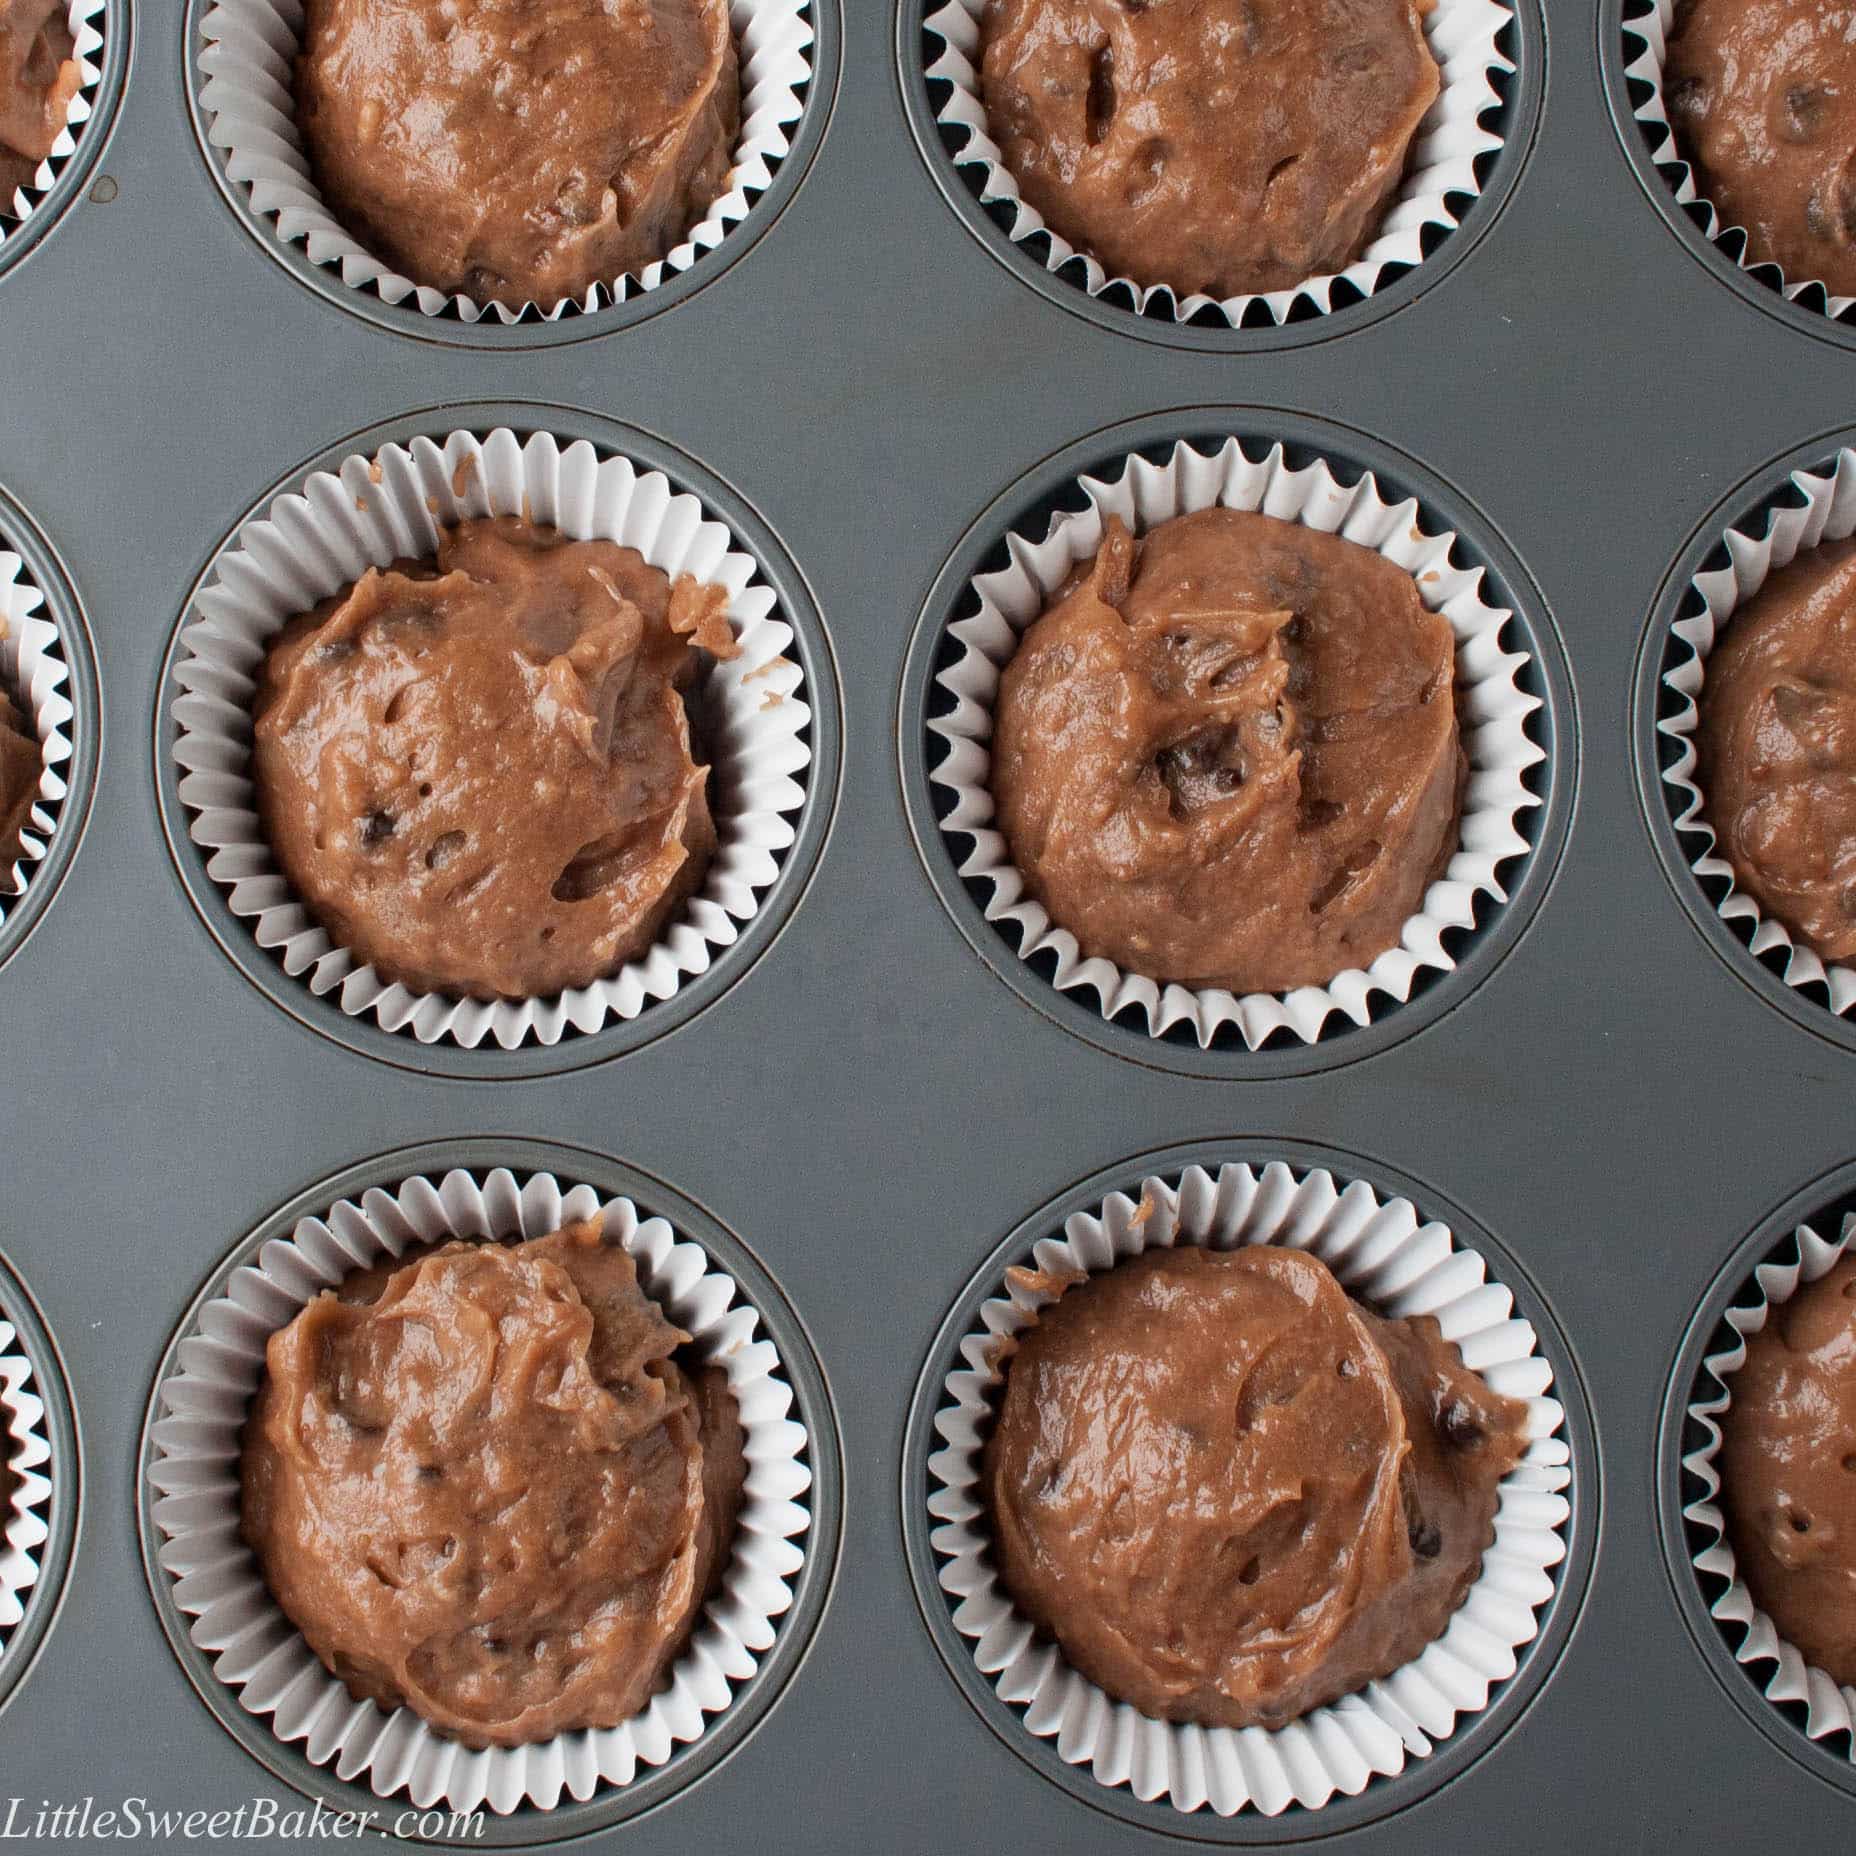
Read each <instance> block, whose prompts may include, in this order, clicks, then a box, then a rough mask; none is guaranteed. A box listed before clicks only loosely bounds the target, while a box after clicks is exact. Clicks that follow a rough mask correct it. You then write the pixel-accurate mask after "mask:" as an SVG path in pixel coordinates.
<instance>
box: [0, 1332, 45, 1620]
mask: <svg viewBox="0 0 1856 1856" xmlns="http://www.w3.org/2000/svg"><path fill="white" fill-rule="evenodd" d="M0 1464H4V1465H5V1466H6V1467H7V1468H8V1469H9V1470H11V1472H12V1488H11V1489H10V1490H9V1491H7V1493H6V1500H5V1502H4V1504H0V1657H4V1656H5V1655H6V1641H7V1637H8V1636H9V1635H10V1633H11V1632H12V1631H13V1630H14V1629H16V1628H17V1626H18V1625H19V1624H20V1622H21V1620H22V1619H23V1618H24V1617H25V1615H26V1599H27V1597H28V1595H29V1594H30V1593H31V1591H32V1588H33V1587H34V1586H35V1585H36V1584H37V1583H38V1579H39V1563H40V1559H41V1557H42V1555H43V1553H44V1549H45V1543H46V1541H47V1540H48V1539H49V1538H50V1537H51V1528H50V1525H49V1522H48V1520H47V1517H48V1515H49V1514H50V1511H51V1498H52V1484H51V1476H52V1467H53V1466H52V1449H51V1445H50V1443H49V1442H48V1441H47V1440H46V1436H45V1403H44V1400H43V1399H41V1398H40V1396H39V1394H38V1392H37V1391H36V1390H35V1389H34V1378H33V1371H32V1362H31V1361H30V1360H28V1359H27V1358H26V1355H25V1351H24V1349H23V1348H22V1347H21V1345H20V1342H19V1335H18V1332H17V1330H15V1328H14V1326H13V1324H12V1323H11V1322H10V1321H8V1320H6V1319H5V1317H4V1316H3V1315H0Z"/></svg>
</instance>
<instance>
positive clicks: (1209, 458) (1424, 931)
mask: <svg viewBox="0 0 1856 1856" xmlns="http://www.w3.org/2000/svg"><path fill="white" fill-rule="evenodd" d="M1074 489H1075V492H1076V494H1077V496H1078V497H1079V498H1080V500H1081V502H1082V505H1083V506H1082V507H1081V508H1080V509H1073V508H1067V507H1060V508H1059V509H1058V510H1057V511H1056V512H1055V513H1054V514H1053V515H1052V517H1051V519H1050V522H1049V525H1048V527H1047V529H1046V531H1045V532H1044V534H1043V535H1042V536H1037V535H1035V534H1033V533H1030V532H1027V531H1025V530H1023V529H1016V530H1014V531H1012V532H1011V533H1009V534H1008V535H1007V536H1006V538H1005V549H1006V554H1007V565H1006V566H1004V567H1003V568H999V569H997V570H994V571H989V572H982V573H979V574H977V575H975V576H974V578H973V579H972V581H971V583H970V585H969V587H968V589H967V591H966V595H965V603H964V605H963V606H962V608H961V611H962V613H963V614H964V615H965V616H961V617H957V618H955V619H954V620H953V621H952V623H950V624H949V625H948V626H947V641H948V644H947V651H946V654H945V660H946V661H944V662H943V663H942V664H941V665H940V667H939V668H938V670H937V673H936V675H935V678H934V683H935V692H934V693H935V695H936V697H937V699H938V701H939V704H940V712H939V713H931V714H930V716H929V717H928V719H927V723H926V726H927V729H928V732H929V734H930V735H931V736H932V737H935V738H936V739H937V740H938V741H939V743H940V744H941V758H940V759H939V761H938V762H935V761H933V760H932V758H931V764H930V766H929V769H928V778H929V781H930V783H931V784H932V785H933V786H934V787H935V788H937V789H939V792H938V799H937V809H938V812H939V828H940V831H941V832H942V833H943V834H944V835H945V836H948V837H959V838H964V839H965V840H966V841H967V844H968V848H967V850H966V851H965V853H964V855H962V854H960V853H958V852H955V854H954V855H955V863H956V865H957V868H958V872H959V875H960V876H961V878H962V879H964V880H965V881H966V882H967V883H968V885H969V886H970V887H973V888H975V889H976V890H977V892H978V893H979V894H980V895H981V896H983V897H984V900H983V901H982V902H981V904H980V906H981V909H982V912H983V914H984V916H985V919H986V920H987V921H988V922H989V923H991V924H992V925H993V926H994V928H995V930H996V931H997V932H998V933H999V934H1001V935H1002V936H1003V937H1005V938H1006V940H1007V941H1008V944H1009V945H1012V946H1014V947H1015V949H1016V952H1017V955H1018V957H1019V959H1021V960H1023V961H1026V962H1032V961H1037V962H1039V963H1040V970H1041V971H1044V972H1047V973H1048V976H1049V979H1050V983H1051V984H1052V985H1053V986H1055V987H1056V988H1058V989H1059V990H1060V991H1064V992H1075V993H1078V994H1082V995H1085V996H1088V997H1090V998H1091V999H1092V1001H1093V1003H1094V1005H1095V1006H1096V1009H1097V1010H1098V1011H1099V1012H1100V1014H1101V1017H1102V1018H1103V1019H1104V1020H1105V1021H1108V1022H1110V1023H1114V1022H1116V1021H1118V1020H1121V1019H1122V1018H1123V1017H1124V1015H1129V1016H1132V1017H1134V1018H1136V1019H1138V1020H1139V1021H1140V1022H1141V1023H1142V1024H1143V1025H1144V1027H1145V1029H1146V1032H1147V1034H1148V1036H1149V1037H1150V1038H1152V1039H1156V1040H1157V1039H1162V1038H1165V1037H1166V1036H1167V1035H1168V1034H1169V1033H1174V1034H1175V1035H1178V1034H1185V1035H1188V1036H1190V1038H1191V1039H1192V1040H1193V1041H1194V1042H1196V1044H1197V1045H1198V1046H1199V1048H1201V1049H1207V1050H1209V1049H1211V1048H1213V1047H1214V1046H1215V1045H1219V1044H1224V1045H1233V1044H1235V1045H1241V1046H1242V1047H1244V1048H1246V1049H1248V1050H1251V1051H1256V1050H1259V1049H1260V1048H1262V1047H1263V1046H1265V1045H1266V1044H1269V1043H1270V1042H1271V1041H1272V1040H1275V1041H1278V1042H1281V1041H1285V1040H1286V1041H1290V1042H1295V1041H1300V1042H1302V1043H1307V1044H1313V1043H1315V1042H1317V1041H1318V1040H1320V1039H1321V1038H1322V1036H1323V1035H1324V1033H1325V1032H1326V1031H1328V1030H1329V1029H1330V1027H1331V1025H1333V1024H1335V1023H1339V1024H1341V1025H1352V1026H1363V1025H1366V1024H1368V1023H1369V1022H1371V1021H1372V1020H1373V1019H1374V1018H1375V1017H1376V1016H1382V1015H1384V1014H1385V1013H1386V1012H1388V1011H1390V1010H1394V1009H1396V1008H1397V1006H1399V1005H1401V1004H1404V1003H1405V1002H1407V1001H1409V1000H1410V999H1411V998H1412V997H1413V994H1414V992H1415V991H1416V990H1417V988H1418V986H1419V984H1420V983H1421V980H1422V978H1423V976H1424V975H1425V974H1426V973H1431V974H1437V973H1447V972H1450V971H1452V970H1453V969H1454V968H1455V967H1456V965H1457V955H1456V953H1454V952H1453V951H1452V943H1451V940H1450V939H1449V938H1448V937H1452V936H1454V935H1456V934H1459V933H1462V932H1466V931H1469V930H1472V929H1474V928H1475V927H1476V926H1477V925H1478V923H1479V921H1482V920H1486V919H1488V918H1489V917H1490V916H1492V915H1493V913H1494V912H1495V911H1496V910H1499V909H1500V908H1501V907H1503V906H1504V905H1505V904H1506V903H1507V902H1508V900H1509V898H1510V894H1511V879H1510V875H1509V873H1508V871H1507V870H1506V869H1505V866H1507V865H1509V864H1510V863H1511V861H1512V860H1514V859H1516V858H1521V857H1525V856H1526V855H1528V853H1529V851H1530V849H1531V848H1532V839H1531V829H1532V828H1531V827H1530V824H1529V822H1528V815H1529V814H1530V813H1532V812H1534V811H1535V810H1536V809H1537V808H1539V807H1540V806H1541V805H1542V803H1543V802H1542V799H1541V797H1540V795H1539V793H1538V792H1536V791H1535V790H1534V786H1533V784H1532V780H1533V775H1534V771H1535V769H1537V768H1540V767H1541V766H1542V764H1543V763H1544V762H1545V761H1546V759H1547V754H1546V750H1545V749H1544V748H1543V747H1542V746H1541V745H1540V743H1539V742H1538V741H1537V740H1536V739H1535V738H1534V735H1533V733H1532V732H1531V731H1530V723H1531V721H1532V718H1534V717H1535V716H1536V714H1537V713H1538V712H1539V711H1540V709H1541V708H1542V700H1541V698H1540V697H1539V696H1537V695H1535V694H1533V693H1532V691H1531V689H1530V688H1529V687H1528V686H1527V682H1528V679H1527V677H1526V674H1525V673H1526V672H1527V670H1528V666H1529V659H1528V656H1527V654H1526V653H1525V652H1522V651H1517V650H1515V649H1513V648H1512V647H1511V644H1510V643H1509V642H1508V641H1507V636H1506V634H1507V628H1508V625H1509V621H1510V619H1511V618H1512V617H1513V614H1512V613H1511V612H1510V611H1509V610H1508V609H1507V608H1506V607H1502V606H1496V605H1493V604H1491V603H1490V601H1489V599H1488V598H1487V597H1486V596H1485V595H1486V584H1485V574H1484V571H1483V569H1482V568H1481V567H1480V566H1465V565H1462V564H1460V563H1459V561H1458V559H1457V544H1458V536H1457V535H1456V533H1455V532H1453V531H1450V530H1443V529H1436V528H1433V527H1431V526H1429V524H1428V519H1427V518H1426V516H1425V515H1424V512H1423V511H1422V509H1421V508H1420V505H1419V502H1418V499H1417V498H1416V497H1414V496H1409V495H1397V496H1396V497H1395V500H1388V498H1387V496H1386V495H1385V494H1383V493H1382V491H1381V489H1380V485H1379V482H1378V480H1377V478H1376V477H1375V476H1374V474H1373V473H1372V472H1371V471H1366V472H1364V473H1358V474H1356V475H1354V476H1353V477H1351V478H1350V477H1348V476H1345V475H1342V474H1341V473H1340V472H1339V471H1337V469H1336V468H1335V467H1334V466H1333V465H1332V464H1330V463H1329V462H1328V461H1327V460H1326V459H1324V458H1321V457H1314V458H1312V459H1311V460H1310V461H1308V462H1306V463H1302V464H1299V465H1298V464H1295V463H1293V462H1292V461H1291V459H1290V457H1289V455H1288V453H1287V451H1286V450H1285V448H1284V446H1283V445H1282V444H1280V443H1278V444H1274V445H1272V446H1271V447H1270V448H1269V449H1268V450H1267V451H1266V452H1265V453H1264V454H1263V455H1262V456H1261V457H1258V458H1253V457H1252V456H1251V455H1250V454H1249V452H1248V451H1247V450H1246V449H1245V447H1244V445H1243V444H1242V443H1241V442H1240V441H1239V440H1238V439H1236V438H1231V439H1228V440H1227V441H1226V442H1225V443H1224V444H1223V446H1222V447H1221V448H1220V449H1218V450H1217V451H1216V452H1207V451H1202V450H1199V449H1197V448H1196V447H1195V446H1194V445H1193V444H1190V443H1188V442H1186V441H1185V440H1183V439H1182V440H1179V441H1178V442H1176V443H1174V444H1172V445H1171V446H1170V447H1167V448H1165V449H1164V451H1163V452H1161V453H1156V454H1153V455H1146V454H1141V453H1134V454H1130V455H1128V456H1127V457H1125V458H1123V459H1121V460H1119V461H1117V462H1116V463H1115V464H1113V465H1111V466H1110V467H1109V468H1108V469H1107V470H1104V471H1102V472H1101V473H1100V474H1095V473H1091V474H1088V475H1084V476H1082V477H1081V478H1079V479H1078V480H1077V482H1076V484H1075V486H1074ZM1214 507H1225V508H1232V509H1243V510H1260V511H1262V512H1263V513H1264V514H1267V515H1270V516H1274V517H1276V518H1278V519H1281V520H1284V521H1289V522H1296V523H1301V524H1304V525H1306V526H1308V527H1310V528H1315V529H1319V530H1322V531H1325V532H1328V533H1334V534H1339V535H1341V536H1343V537H1344V538H1346V539H1347V540H1349V541H1352V542H1355V543H1356V544H1358V545H1360V546H1362V547H1366V548H1370V549H1373V550H1374V551H1376V552H1377V553H1379V554H1382V555H1383V556H1385V557H1386V558H1387V559H1388V560H1391V561H1393V562H1394V563H1395V564H1396V565H1398V566H1399V567H1400V568H1402V569H1403V570H1404V571H1405V572H1407V573H1409V574H1410V575H1411V576H1412V578H1413V580H1414V582H1415V583H1416V585H1417V589H1418V594H1419V598H1420V599H1421V601H1422V602H1423V604H1424V605H1425V606H1426V607H1428V608H1429V609H1431V610H1432V611H1435V612H1441V613H1442V614H1443V615H1444V616H1445V617H1446V618H1447V619H1448V620H1449V621H1450V624H1451V627H1452V630H1453V632H1454V634H1455V640H1456V654H1457V701H1458V711H1459V721H1460V727H1461V731H1462V742H1463V749H1464V753H1465V755H1466V757H1467V759H1468V762H1469V780H1468V784H1467V786H1466V789H1465V792H1464V798H1463V813H1462V819H1461V824H1460V830H1459V837H1458V843H1457V848H1456V850H1455V852H1454V853H1453V855H1452V856H1451V859H1450V861H1449V863H1448V865H1447V866H1446V868H1445V870H1444V872H1443V874H1442V875H1441V876H1440V877H1439V878H1438V879H1437V880H1436V881H1435V882H1433V883H1432V884H1431V886H1430V889H1429V890H1428V892H1427V893H1426V895H1425V898H1424V903H1423V907H1422V908H1421V910H1420V911H1419V913H1418V914H1416V915H1414V916H1413V917H1412V918H1411V919H1410V920H1409V921H1407V923H1406V924H1405V927H1404V930H1403V933H1402V935H1401V937H1400V940H1399V942H1398V944H1397V945H1395V946H1393V947H1391V948H1388V949H1387V950H1386V951H1385V952H1383V953H1382V954H1380V955H1379V956H1378V957H1377V958H1376V959H1375V960H1374V961H1373V962H1372V964H1371V965H1370V966H1369V967H1367V968H1365V969H1358V968H1356V969H1352V970H1350V971H1347V972H1344V973H1341V974H1338V975H1336V977H1335V978H1334V979H1333V980H1331V981H1330V982H1329V983H1328V984H1327V985H1325V986H1306V987H1301V988H1298V989H1297V990H1295V991H1293V992H1288V993H1281V994H1271V993H1252V994H1246V995H1242V996H1240V995H1236V994H1233V993H1231V992H1229V991H1226V990H1223V989H1221V988H1214V987H1207V988H1200V989H1190V988H1187V987H1184V986H1181V985H1178V984H1174V983H1168V982H1162V981H1158V980H1155V979H1152V978H1148V977H1146V976H1144V975H1140V974H1134V973H1130V972H1127V971H1125V970H1123V969H1122V968H1121V967H1119V966H1118V965H1116V964H1115V963H1114V962H1112V961H1110V960H1107V959H1105V958H1103V957H1101V956H1089V955H1087V954H1085V953H1084V951H1083V949H1082V947H1081V946H1080V944H1079V943H1078V941H1077V939H1076V937H1075V936H1074V935H1073V934H1072V933H1071V932H1070V931H1069V930H1068V929H1066V928H1064V927H1062V926H1061V925H1059V924H1058V923H1056V922H1054V921H1053V920H1052V919H1051V918H1050V916H1049V914H1048V912H1047V911H1046V910H1045V909H1044V908H1043V906H1042V905H1041V904H1040V903H1039V902H1038V901H1037V900H1036V899H1035V898H1034V897H1033V896H1032V894H1031V893H1030V891H1029V888H1028V886H1027V885H1026V883H1025V881H1024V878H1023V877H1022V875H1021V874H1020V873H1019V872H1018V870H1017V869H1016V868H1015V867H1014V865H1013V863H1012V860H1011V853H1010V849H1009V847H1008V845H1007V843H1006V841H1005V838H1004V835H1003V833H1002V832H1000V831H999V830H998V829H997V828H996V825H995V823H994V817H995V811H994V804H993V798H992V792H991V787H990V780H991V752H990V742H991V737H992V726H993V719H992V706H993V703H994V701H995V699H996V697H997V693H998V688H999V679H1000V675H1001V672H1002V671H1003V668H1004V666H1005V664H1006V662H1007V661H1008V660H1009V659H1010V657H1011V656H1012V654H1013V652H1014V651H1015V650H1016V648H1017V645H1018V641H1019V639H1020V637H1021V636H1022V635H1023V633H1024V632H1025V631H1026V630H1027V629H1028V628H1029V627H1030V625H1031V624H1032V623H1033V622H1034V621H1035V620H1036V619H1037V618H1038V616H1039V614H1040V613H1041V612H1042V611H1043V610H1044V608H1045V606H1046V605H1047V604H1048V603H1049V601H1050V600H1051V599H1052V598H1053V597H1054V596H1055V595H1056V593H1057V592H1058V591H1059V589H1060V588H1061V587H1062V586H1063V584H1064V583H1065V581H1066V580H1067V579H1068V577H1069V575H1070V574H1071V572H1072V571H1073V570H1074V569H1076V568H1077V567H1079V566H1081V565H1082V564H1084V563H1085V562H1087V561H1088V560H1089V559H1090V558H1091V557H1092V556H1093V555H1094V553H1095V552H1096V550H1097V549H1098V548H1099V546H1100V544H1101V540H1102V536H1103V533H1104V526H1105V523H1106V521H1107V519H1108V518H1109V517H1110V516H1118V517H1120V519H1121V520H1122V521H1123V522H1125V523H1126V524H1127V525H1128V526H1129V527H1130V528H1131V529H1133V530H1134V531H1135V532H1136V533H1137V534H1138V533H1143V532H1145V531H1146V530H1148V529H1150V528H1152V527H1154V526H1155V525H1156V524H1158V523H1160V522H1164V521H1167V520H1169V519H1171V518H1173V517H1175V516H1179V515H1184V514H1187V513H1190V512H1193V511H1197V510H1201V509H1209V508H1214ZM950 849H952V847H950Z"/></svg>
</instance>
